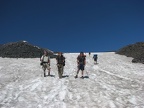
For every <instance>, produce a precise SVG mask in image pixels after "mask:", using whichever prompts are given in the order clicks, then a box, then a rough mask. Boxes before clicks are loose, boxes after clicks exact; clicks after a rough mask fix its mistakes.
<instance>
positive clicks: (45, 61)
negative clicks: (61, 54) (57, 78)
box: [40, 51, 50, 77]
mask: <svg viewBox="0 0 144 108" xmlns="http://www.w3.org/2000/svg"><path fill="white" fill-rule="evenodd" d="M40 61H41V65H42V69H43V71H44V77H46V72H45V71H46V69H47V70H48V76H50V56H49V55H48V52H47V51H44V54H43V55H42V57H41V58H40Z"/></svg>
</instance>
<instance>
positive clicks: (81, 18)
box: [0, 0, 144, 52]
mask: <svg viewBox="0 0 144 108" xmlns="http://www.w3.org/2000/svg"><path fill="white" fill-rule="evenodd" d="M0 37H1V40H0V44H4V43H8V42H16V41H20V40H26V41H28V42H29V43H31V44H33V45H37V46H40V47H43V48H48V49H50V50H53V51H62V52H80V51H84V52H103V51H114V50H118V49H119V48H121V47H123V46H125V45H129V44H133V43H135V42H141V41H144V1H143V0H1V1H0Z"/></svg>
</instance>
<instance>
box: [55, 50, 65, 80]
mask: <svg viewBox="0 0 144 108" xmlns="http://www.w3.org/2000/svg"><path fill="white" fill-rule="evenodd" d="M56 61H57V67H58V75H59V78H62V75H63V70H64V66H65V57H64V56H63V55H62V52H59V53H58V56H57V57H56Z"/></svg>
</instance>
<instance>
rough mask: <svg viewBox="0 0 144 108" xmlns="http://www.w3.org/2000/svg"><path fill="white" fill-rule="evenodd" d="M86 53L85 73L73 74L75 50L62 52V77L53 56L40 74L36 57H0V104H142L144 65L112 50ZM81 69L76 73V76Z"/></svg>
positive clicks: (143, 107)
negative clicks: (48, 73) (95, 56)
mask: <svg viewBox="0 0 144 108" xmlns="http://www.w3.org/2000/svg"><path fill="white" fill-rule="evenodd" d="M97 54H98V64H97V65H94V62H93V59H92V56H93V53H92V54H91V56H89V55H88V54H87V57H86V61H87V65H86V67H85V76H89V78H87V77H86V78H84V79H80V78H77V79H75V78H74V75H75V74H76V71H77V65H76V57H77V56H78V53H66V54H64V56H65V57H66V66H65V69H64V78H62V79H59V78H58V73H57V67H56V60H55V59H51V75H52V76H51V77H45V78H44V77H43V71H42V69H41V66H40V61H39V58H35V59H22V58H20V59H14V58H0V108H144V101H143V99H144V65H143V64H139V63H138V64H133V63H131V60H132V58H128V57H125V56H121V55H117V54H115V53H114V52H107V53H97ZM80 76H81V73H79V77H80Z"/></svg>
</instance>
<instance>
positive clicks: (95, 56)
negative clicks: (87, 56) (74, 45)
mask: <svg viewBox="0 0 144 108" xmlns="http://www.w3.org/2000/svg"><path fill="white" fill-rule="evenodd" d="M93 59H94V64H97V59H98V57H97V54H94V55H93Z"/></svg>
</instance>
